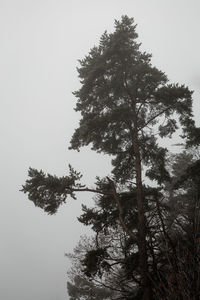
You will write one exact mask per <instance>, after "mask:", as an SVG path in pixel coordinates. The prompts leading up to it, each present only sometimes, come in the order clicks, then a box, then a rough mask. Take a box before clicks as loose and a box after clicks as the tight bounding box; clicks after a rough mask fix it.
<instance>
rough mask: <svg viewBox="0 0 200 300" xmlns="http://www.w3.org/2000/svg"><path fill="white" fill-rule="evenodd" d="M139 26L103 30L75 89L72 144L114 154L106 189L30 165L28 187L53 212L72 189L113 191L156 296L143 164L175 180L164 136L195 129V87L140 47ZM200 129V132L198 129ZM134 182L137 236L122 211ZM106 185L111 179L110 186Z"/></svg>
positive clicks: (126, 22) (152, 173)
mask: <svg viewBox="0 0 200 300" xmlns="http://www.w3.org/2000/svg"><path fill="white" fill-rule="evenodd" d="M137 37H138V35H137V33H136V25H135V24H134V21H133V19H132V18H128V17H127V16H123V17H122V18H121V20H120V21H115V31H114V32H113V33H111V34H108V33H107V32H105V33H104V34H103V35H102V37H101V39H100V43H99V46H98V47H94V48H92V49H91V51H90V53H89V55H87V56H86V57H85V58H84V59H82V60H80V67H79V68H78V73H79V77H80V82H81V88H80V89H79V90H78V91H76V92H74V95H75V96H76V98H77V104H76V111H78V112H80V113H81V120H80V124H79V127H78V128H77V129H76V131H75V133H74V135H73V137H72V140H71V146H70V148H71V149H76V150H79V149H80V148H81V147H82V146H87V145H92V149H93V150H95V151H97V152H100V153H105V154H108V155H112V165H113V170H112V173H113V178H112V179H110V178H108V179H107V188H106V189H99V188H98V187H97V189H88V188H85V187H84V186H81V185H80V183H79V179H80V174H79V173H77V172H76V171H74V170H73V169H72V168H71V170H70V175H69V176H68V177H63V178H57V177H55V176H51V175H47V176H46V175H45V174H44V173H43V172H42V171H40V172H38V171H37V170H34V169H30V172H29V176H30V179H29V180H27V182H26V184H25V185H24V186H23V189H22V190H23V191H24V192H28V193H29V199H30V200H32V201H34V203H35V204H36V205H37V206H40V207H41V208H43V209H45V210H46V211H47V212H49V213H55V212H56V210H57V208H58V207H59V205H60V204H62V203H63V202H65V199H66V197H67V195H71V196H72V197H74V196H75V195H74V192H76V191H93V192H96V193H101V194H104V195H112V197H113V198H114V199H115V201H116V204H117V207H118V211H119V220H120V223H121V226H122V228H123V230H124V231H125V232H126V233H127V234H128V235H129V236H130V237H131V238H132V239H136V240H137V244H138V248H139V262H140V264H139V265H140V276H141V285H142V288H143V299H144V300H149V299H150V298H151V287H150V286H151V283H150V281H149V268H148V255H147V244H146V243H147V242H146V237H147V225H146V216H145V209H144V189H143V185H142V183H143V180H144V176H143V174H142V167H143V166H147V168H148V169H147V172H146V175H147V176H149V178H150V179H152V180H156V181H157V182H158V184H159V185H161V184H162V183H163V182H165V181H167V180H169V179H170V176H169V173H168V171H167V169H166V167H165V163H166V159H165V158H166V153H167V149H165V148H162V147H159V145H158V142H157V140H156V137H155V130H156V131H157V132H158V136H160V137H162V138H163V137H171V136H172V135H173V133H174V132H175V131H176V130H177V129H178V128H179V127H181V128H182V136H183V137H187V136H189V135H190V136H191V135H192V133H193V137H194V139H195V142H196V136H197V134H196V132H197V131H195V129H194V121H193V119H192V92H191V91H190V90H189V89H188V88H187V87H185V86H184V85H178V84H171V83H169V81H168V79H167V77H166V75H165V74H164V73H163V72H161V71H160V70H158V69H157V68H156V67H153V66H152V64H151V55H149V54H147V53H145V52H142V51H141V50H140V43H138V42H137ZM194 132H195V134H194ZM119 184H123V185H124V186H126V187H127V188H128V187H130V186H131V187H132V188H133V186H134V184H135V185H136V201H137V212H138V234H137V235H134V234H133V233H132V232H131V231H130V230H129V229H128V228H127V226H126V224H125V222H124V219H123V217H122V211H121V207H120V201H119V193H118V192H117V186H118V185H119ZM104 188H105V185H104Z"/></svg>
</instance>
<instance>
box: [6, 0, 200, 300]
mask: <svg viewBox="0 0 200 300" xmlns="http://www.w3.org/2000/svg"><path fill="white" fill-rule="evenodd" d="M199 11H200V2H199V1H198V0H190V1H189V0H188V1H186V0H175V1H174V0H168V1H164V0H124V1H120V0H101V1H100V0H99V1H97V0H79V1H78V0H73V1H72V0H68V1H67V0H65V1H64V0H24V1H23V0H18V1H16V0H0V43H1V45H0V134H1V142H0V143H1V156H0V166H1V169H0V172H1V210H0V236H1V243H0V269H1V273H0V277H1V278H0V299H3V300H14V299H15V300H35V299H37V300H64V299H67V293H66V270H67V268H68V267H69V266H68V262H67V260H66V258H65V257H64V253H65V252H69V251H71V250H72V249H73V247H74V246H75V244H76V242H77V241H78V239H79V236H80V235H81V234H82V233H84V232H85V231H86V229H85V228H83V227H82V226H81V225H80V224H78V222H77V220H76V216H78V215H79V214H80V205H81V202H82V203H91V201H90V199H91V195H84V196H81V195H80V197H79V199H80V200H79V201H78V200H77V201H69V203H68V204H67V205H65V206H63V207H62V208H61V209H60V211H59V212H58V214H57V215H56V216H48V215H46V214H44V213H43V211H42V210H40V209H39V208H35V207H34V206H33V204H32V203H31V202H30V201H28V200H27V197H26V196H25V195H23V194H22V193H20V192H19V189H20V186H21V184H22V183H23V182H24V181H25V179H26V177H27V170H28V167H29V166H32V167H34V168H39V169H43V170H44V171H46V172H49V173H55V174H57V175H63V174H66V172H67V165H68V163H69V162H70V163H71V164H72V165H73V166H74V167H75V168H76V169H78V170H80V171H81V172H83V173H84V175H85V176H84V179H85V181H86V182H87V183H88V184H92V183H93V182H94V178H95V175H100V176H102V175H105V174H106V173H107V172H109V166H110V164H109V159H108V158H106V157H103V156H99V155H96V154H95V153H92V152H90V151H89V150H88V149H83V151H81V152H80V153H77V152H72V151H68V150H67V147H68V145H69V141H70V137H71V135H72V133H73V131H74V128H75V127H76V126H77V123H78V119H79V116H78V114H77V113H75V112H74V111H73V107H74V105H75V98H74V96H73V95H72V94H71V92H72V91H73V90H76V89H77V88H78V87H79V82H78V77H77V72H76V66H77V65H78V64H77V59H80V58H83V56H84V55H86V54H87V53H88V51H89V49H90V48H91V47H92V46H94V44H97V43H98V40H99V37H100V36H101V34H102V33H103V32H104V30H106V29H107V30H108V31H111V30H112V29H113V23H114V19H119V18H120V17H121V15H122V14H127V15H128V16H130V17H134V18H135V21H136V22H137V23H138V27H137V32H138V33H139V40H140V41H141V42H142V49H143V50H146V51H147V52H150V53H152V54H153V63H154V64H155V65H156V66H157V67H158V68H160V69H161V70H162V71H165V72H166V74H167V75H168V77H169V79H170V80H172V81H173V82H179V83H184V84H186V85H188V86H189V87H190V89H192V90H194V113H195V119H196V121H197V123H198V125H200V122H199V113H200V105H199V96H200V59H199V53H200V41H199V29H200V18H199Z"/></svg>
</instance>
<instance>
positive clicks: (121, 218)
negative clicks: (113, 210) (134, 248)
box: [107, 177, 137, 241]
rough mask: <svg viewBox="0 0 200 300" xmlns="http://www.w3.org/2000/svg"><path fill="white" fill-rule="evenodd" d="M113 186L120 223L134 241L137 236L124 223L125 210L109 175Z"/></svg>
mask: <svg viewBox="0 0 200 300" xmlns="http://www.w3.org/2000/svg"><path fill="white" fill-rule="evenodd" d="M107 179H108V181H109V183H110V185H111V187H112V192H113V193H112V195H113V196H114V199H115V202H116V204H117V207H118V212H119V221H120V224H121V226H122V228H123V230H124V231H125V232H126V233H127V234H128V235H129V236H130V237H131V238H132V239H133V240H134V241H137V236H136V235H135V234H134V233H133V232H132V231H131V230H129V229H128V228H127V226H126V224H125V223H124V220H123V217H122V215H123V211H122V207H121V204H120V200H119V197H118V194H117V192H116V188H115V185H114V183H113V181H112V180H111V179H110V178H109V177H107Z"/></svg>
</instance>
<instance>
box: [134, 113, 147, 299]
mask: <svg viewBox="0 0 200 300" xmlns="http://www.w3.org/2000/svg"><path fill="white" fill-rule="evenodd" d="M133 149H134V156H135V168H136V195H137V207H138V248H139V263H140V275H141V284H142V289H143V291H144V292H143V300H150V281H149V276H148V257H147V247H146V222H145V215H144V204H143V196H142V169H141V156H140V148H139V141H138V131H137V116H136V113H135V115H134V129H133Z"/></svg>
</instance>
